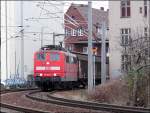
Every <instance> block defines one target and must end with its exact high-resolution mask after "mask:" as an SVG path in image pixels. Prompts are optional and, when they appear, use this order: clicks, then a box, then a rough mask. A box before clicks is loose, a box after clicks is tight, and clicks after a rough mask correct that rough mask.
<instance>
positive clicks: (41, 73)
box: [34, 50, 64, 90]
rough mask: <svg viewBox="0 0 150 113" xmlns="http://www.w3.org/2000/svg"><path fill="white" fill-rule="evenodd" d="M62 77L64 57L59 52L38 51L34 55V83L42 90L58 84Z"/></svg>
mask: <svg viewBox="0 0 150 113" xmlns="http://www.w3.org/2000/svg"><path fill="white" fill-rule="evenodd" d="M62 77H64V55H63V53H62V52H60V51H54V50H52V51H39V52H36V53H35V55H34V78H35V83H36V85H37V86H38V87H40V88H42V90H47V89H48V88H49V87H51V88H52V87H53V84H59V83H60V82H61V78H62Z"/></svg>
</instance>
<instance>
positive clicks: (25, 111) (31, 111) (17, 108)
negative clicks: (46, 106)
mask: <svg viewBox="0 0 150 113" xmlns="http://www.w3.org/2000/svg"><path fill="white" fill-rule="evenodd" d="M28 90H37V88H32V89H26V88H25V89H9V90H1V96H2V95H4V94H7V93H14V92H22V91H28ZM34 92H35V91H34ZM0 106H1V107H3V108H8V109H10V110H15V111H20V112H23V113H50V112H47V111H41V110H37V109H31V108H26V107H22V106H14V105H12V104H7V103H2V101H0Z"/></svg>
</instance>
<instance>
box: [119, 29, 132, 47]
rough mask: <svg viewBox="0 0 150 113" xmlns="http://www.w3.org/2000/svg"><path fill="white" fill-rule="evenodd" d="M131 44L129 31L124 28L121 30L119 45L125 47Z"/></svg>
mask: <svg viewBox="0 0 150 113" xmlns="http://www.w3.org/2000/svg"><path fill="white" fill-rule="evenodd" d="M130 42H131V29H130V28H125V29H121V45H122V46H127V45H129V44H130Z"/></svg>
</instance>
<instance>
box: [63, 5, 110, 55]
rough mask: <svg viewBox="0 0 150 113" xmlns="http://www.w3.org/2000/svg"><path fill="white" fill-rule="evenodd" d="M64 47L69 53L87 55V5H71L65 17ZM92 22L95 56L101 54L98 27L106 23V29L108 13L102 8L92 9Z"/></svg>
mask: <svg viewBox="0 0 150 113" xmlns="http://www.w3.org/2000/svg"><path fill="white" fill-rule="evenodd" d="M64 19H65V21H64V25H65V34H66V36H65V41H64V43H65V47H66V48H67V49H68V50H70V51H75V52H80V53H85V54H87V52H88V51H87V50H88V48H87V47H88V5H83V4H72V5H71V6H70V7H69V8H68V10H67V12H66V14H65V16H64ZM92 21H93V26H92V28H93V29H92V30H93V37H92V40H93V48H95V47H97V48H98V50H97V54H98V55H100V53H101V50H100V49H101V44H100V43H101V36H100V35H98V33H99V31H100V30H99V29H98V28H99V26H100V25H101V24H102V22H104V21H105V22H106V26H107V27H108V11H104V8H103V7H101V9H94V8H92ZM108 45H109V44H108V37H107V40H106V46H107V52H108Z"/></svg>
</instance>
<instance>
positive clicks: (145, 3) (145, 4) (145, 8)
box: [144, 0, 147, 17]
mask: <svg viewBox="0 0 150 113" xmlns="http://www.w3.org/2000/svg"><path fill="white" fill-rule="evenodd" d="M144 17H147V0H144Z"/></svg>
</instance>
